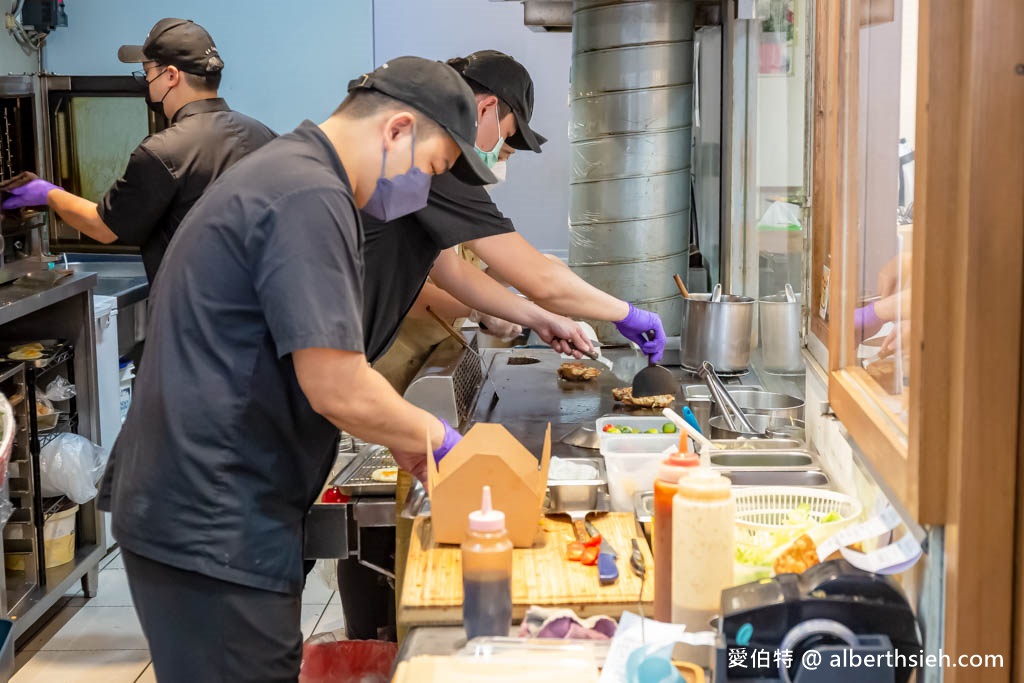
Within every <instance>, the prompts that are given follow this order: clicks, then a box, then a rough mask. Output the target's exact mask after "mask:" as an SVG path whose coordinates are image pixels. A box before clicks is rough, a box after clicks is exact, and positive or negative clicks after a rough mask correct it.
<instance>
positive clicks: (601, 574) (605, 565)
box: [586, 521, 619, 586]
mask: <svg viewBox="0 0 1024 683" xmlns="http://www.w3.org/2000/svg"><path fill="white" fill-rule="evenodd" d="M586 527H587V533H588V534H590V536H591V537H594V536H601V550H600V551H599V552H598V554H597V576H598V578H599V579H600V580H601V585H602V586H608V585H611V584H613V583H615V582H616V581H618V580H619V567H618V565H616V564H615V560H616V559H618V557H619V555H618V553H616V552H615V549H614V548H612V546H611V544H610V543H608V541H607V540H605V537H604V535H602V534H601V532H600V531H598V530H597V528H596V527H595V526H594V525H593V524H591V523H590V522H589V521H588V522H586Z"/></svg>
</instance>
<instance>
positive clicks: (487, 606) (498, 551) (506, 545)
mask: <svg viewBox="0 0 1024 683" xmlns="http://www.w3.org/2000/svg"><path fill="white" fill-rule="evenodd" d="M462 592H463V602H462V621H463V623H464V625H465V627H466V637H467V638H468V639H470V640H472V639H473V638H477V637H480V636H502V637H505V636H508V634H509V630H510V629H511V628H512V541H511V540H510V539H509V537H508V532H506V531H505V513H503V512H500V511H498V510H495V509H493V507H492V506H491V487H490V486H485V487H484V492H483V501H482V502H481V504H480V509H479V510H477V511H475V512H471V513H470V514H469V532H468V533H467V534H466V540H465V541H463V543H462Z"/></svg>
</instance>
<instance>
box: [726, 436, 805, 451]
mask: <svg viewBox="0 0 1024 683" xmlns="http://www.w3.org/2000/svg"><path fill="white" fill-rule="evenodd" d="M712 444H714V446H715V452H716V453H736V452H739V451H742V452H747V451H791V450H793V449H799V448H803V446H804V444H803V442H802V441H797V440H796V439H751V438H747V437H743V438H739V439H718V440H715V441H712Z"/></svg>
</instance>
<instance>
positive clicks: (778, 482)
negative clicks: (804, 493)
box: [722, 470, 829, 487]
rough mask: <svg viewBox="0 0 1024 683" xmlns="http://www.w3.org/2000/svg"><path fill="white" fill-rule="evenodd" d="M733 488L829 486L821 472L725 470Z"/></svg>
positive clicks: (826, 476)
mask: <svg viewBox="0 0 1024 683" xmlns="http://www.w3.org/2000/svg"><path fill="white" fill-rule="evenodd" d="M722 474H723V475H725V476H726V477H728V478H729V479H730V480H731V481H732V484H733V486H819V487H820V486H828V484H829V478H828V475H827V474H825V473H824V472H822V471H820V470H723V471H722Z"/></svg>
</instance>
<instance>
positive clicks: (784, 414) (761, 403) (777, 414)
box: [718, 391, 804, 420]
mask: <svg viewBox="0 0 1024 683" xmlns="http://www.w3.org/2000/svg"><path fill="white" fill-rule="evenodd" d="M730 393H732V392H731V391H730ZM732 398H733V400H734V401H736V405H737V406H739V409H740V410H742V411H743V413H744V414H745V415H769V416H771V417H774V418H781V419H789V418H792V419H794V420H802V419H804V402H803V401H802V400H800V399H799V398H797V397H796V396H790V395H788V394H773V393H771V392H767V391H740V392H735V393H732ZM720 412H721V410H720V409H719V410H718V413H719V414H720Z"/></svg>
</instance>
